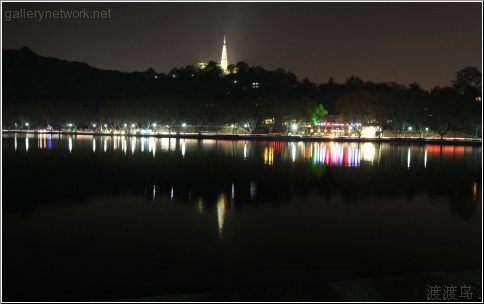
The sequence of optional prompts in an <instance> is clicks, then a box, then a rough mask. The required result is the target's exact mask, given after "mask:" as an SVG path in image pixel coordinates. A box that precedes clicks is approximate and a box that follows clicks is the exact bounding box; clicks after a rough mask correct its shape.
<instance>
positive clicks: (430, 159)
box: [2, 135, 482, 300]
mask: <svg viewBox="0 0 484 304" xmlns="http://www.w3.org/2000/svg"><path fill="white" fill-rule="evenodd" d="M2 144H3V147H2V151H3V245H4V246H3V248H2V250H3V266H4V269H3V279H4V283H3V284H4V285H3V292H4V300H30V299H35V300H96V299H101V300H103V299H104V300H105V299H108V300H109V299H119V298H128V297H136V296H152V295H163V294H171V293H188V292H190V293H191V292H206V291H216V290H233V289H242V288H251V287H272V286H286V285H291V286H295V285H308V284H318V282H322V281H326V280H339V279H351V278H363V277H370V276H382V275H398V274H407V273H416V272H433V271H458V270H477V269H480V268H481V221H482V217H481V208H482V204H481V201H482V192H481V189H482V180H481V166H482V163H481V158H482V149H481V147H464V146H455V147H454V146H438V145H427V146H419V145H403V144H374V143H285V142H250V141H215V140H198V141H197V140H183V139H180V140H176V139H149V138H146V139H144V138H125V137H97V138H95V139H93V138H92V137H90V136H61V137H59V136H53V137H51V136H50V135H41V136H39V137H36V136H33V135H30V136H29V137H27V138H26V137H25V135H17V136H13V135H8V136H7V135H4V137H3V139H2Z"/></svg>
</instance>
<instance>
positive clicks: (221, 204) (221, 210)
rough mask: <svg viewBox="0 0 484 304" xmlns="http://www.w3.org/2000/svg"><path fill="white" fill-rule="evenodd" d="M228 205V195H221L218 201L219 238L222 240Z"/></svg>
mask: <svg viewBox="0 0 484 304" xmlns="http://www.w3.org/2000/svg"><path fill="white" fill-rule="evenodd" d="M226 205H227V195H226V194H225V193H222V194H220V196H219V198H218V201H217V224H218V234H219V238H222V232H223V229H224V222H225V208H226Z"/></svg>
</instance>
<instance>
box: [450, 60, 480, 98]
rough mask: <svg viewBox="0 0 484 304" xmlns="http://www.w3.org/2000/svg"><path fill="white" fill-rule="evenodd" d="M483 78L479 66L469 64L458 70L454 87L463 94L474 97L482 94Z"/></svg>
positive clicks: (453, 82) (453, 81)
mask: <svg viewBox="0 0 484 304" xmlns="http://www.w3.org/2000/svg"><path fill="white" fill-rule="evenodd" d="M481 78H482V74H481V72H479V70H478V69H477V67H469V66H468V67H465V68H463V69H462V70H459V71H457V72H456V74H455V79H454V80H452V84H453V86H452V87H453V88H454V89H455V90H457V91H458V92H459V93H460V94H461V95H463V96H465V97H469V98H472V99H474V98H476V97H477V96H481V90H482V86H481Z"/></svg>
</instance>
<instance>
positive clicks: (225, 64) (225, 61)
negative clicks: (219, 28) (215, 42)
mask: <svg viewBox="0 0 484 304" xmlns="http://www.w3.org/2000/svg"><path fill="white" fill-rule="evenodd" d="M228 66H229V63H228V59H227V44H226V41H225V36H224V45H223V46H222V58H221V59H220V67H221V68H222V70H223V71H224V73H225V74H228V73H229V71H228V70H227V67H228Z"/></svg>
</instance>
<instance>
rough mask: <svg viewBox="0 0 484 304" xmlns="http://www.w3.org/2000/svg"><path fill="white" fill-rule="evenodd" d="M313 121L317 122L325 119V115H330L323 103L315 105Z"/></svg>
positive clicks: (312, 111) (312, 114) (312, 115)
mask: <svg viewBox="0 0 484 304" xmlns="http://www.w3.org/2000/svg"><path fill="white" fill-rule="evenodd" d="M310 115H311V121H312V122H313V124H317V123H320V122H322V121H323V119H324V117H325V116H326V115H328V110H326V109H325V108H324V106H323V104H322V103H320V104H319V105H317V106H315V107H313V108H312V110H311V114H310Z"/></svg>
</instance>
